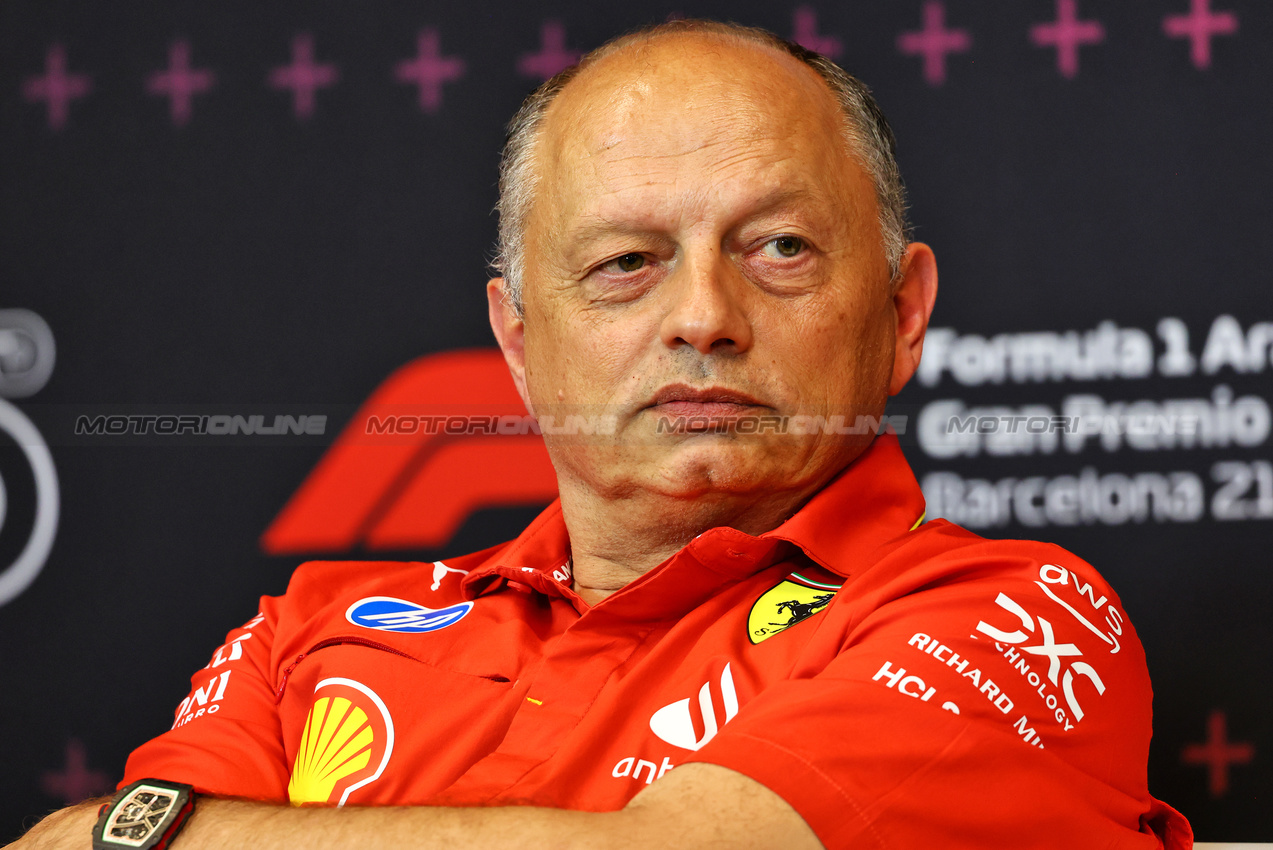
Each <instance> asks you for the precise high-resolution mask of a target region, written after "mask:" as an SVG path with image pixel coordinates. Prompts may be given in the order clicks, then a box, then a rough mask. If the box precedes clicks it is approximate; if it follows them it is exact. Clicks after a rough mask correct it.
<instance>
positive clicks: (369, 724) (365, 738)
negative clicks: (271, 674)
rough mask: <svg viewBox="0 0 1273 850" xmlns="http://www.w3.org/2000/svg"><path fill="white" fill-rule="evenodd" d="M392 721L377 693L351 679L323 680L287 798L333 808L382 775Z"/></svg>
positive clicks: (389, 747) (389, 748) (390, 742)
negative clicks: (333, 804)
mask: <svg viewBox="0 0 1273 850" xmlns="http://www.w3.org/2000/svg"><path fill="white" fill-rule="evenodd" d="M392 754H393V719H392V718H391V717H390V716H389V710H388V709H387V708H385V704H384V701H383V700H381V699H380V697H379V696H377V695H376V692H375V691H373V690H372V689H371V688H369V687H367V686H366V685H364V684H362V683H361V682H355V681H354V680H353V679H339V678H332V679H324V680H323V681H321V682H319V683H318V687H316V688H315V689H314V703H313V705H312V706H310V709H309V715H308V716H307V717H306V718H305V726H304V729H303V730H302V732H301V740H300V744H299V745H298V746H297V748H296V759H295V761H294V762H293V763H292V778H291V780H290V781H289V782H288V783H287V796H288V798H289V799H290V800H291V801H292V805H294V806H302V805H305V804H324V803H335V804H336V805H338V806H343V805H344V804H345V801H346V800H348V799H349V795H350V794H351V793H353V792H354V791H356V790H357V789H359V788H361V787H363V786H364V785H367V784H368V783H370V782H374V781H376V780H377V779H379V778H380V775H381V774H382V773H384V769H385V766H386V765H387V764H388V763H389V757H390V756H391V755H392Z"/></svg>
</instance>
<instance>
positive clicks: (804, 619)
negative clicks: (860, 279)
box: [121, 437, 1191, 848]
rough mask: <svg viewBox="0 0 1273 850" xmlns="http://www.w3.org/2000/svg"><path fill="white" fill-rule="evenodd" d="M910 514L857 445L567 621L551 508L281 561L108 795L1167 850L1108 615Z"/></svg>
mask: <svg viewBox="0 0 1273 850" xmlns="http://www.w3.org/2000/svg"><path fill="white" fill-rule="evenodd" d="M922 512H923V497H922V495H921V493H920V490H919V488H918V486H917V485H916V483H915V479H914V476H913V475H912V474H911V472H910V469H909V467H907V465H906V461H905V460H904V458H903V457H902V454H901V450H900V449H899V447H898V445H897V441H896V439H895V438H893V437H881V438H879V439H877V440H876V442H875V443H874V444H873V446H872V447H871V448H870V449H869V450H868V451H867V452H866V453H865V454H864V455H863V456H862V457H861V458H860V459H859V460H858V461H857V462H856V463H854V464H853V465H852V466H851V467H850V468H849V469H848V470H846V472H845V473H844V474H842V475H841V476H840V477H839V478H837V479H836V480H835V481H833V482H832V483H831V484H830V485H828V486H827V487H826V488H825V489H824V490H823V491H822V492H821V493H819V494H818V495H817V496H815V497H814V498H813V499H812V500H811V501H810V502H809V503H808V504H807V505H806V506H805V507H804V508H803V509H802V510H801V511H800V512H799V513H797V514H796V515H795V516H794V517H792V518H791V519H790V520H788V521H787V522H786V523H784V524H783V525H781V526H779V527H778V528H777V529H774V530H773V531H772V532H769V533H767V534H764V535H761V536H760V537H752V536H750V535H747V534H744V533H742V532H739V531H736V530H733V529H729V528H717V529H712V530H710V531H708V532H706V533H704V534H702V535H700V536H699V537H698V538H696V539H695V540H694V541H692V542H691V543H690V544H689V545H688V546H686V547H685V548H684V549H683V550H682V551H681V552H680V553H678V554H677V555H676V556H675V557H673V558H671V559H670V560H669V561H668V562H666V563H665V564H663V565H661V566H660V567H658V568H657V569H655V570H652V571H651V572H650V573H648V574H647V575H645V576H643V577H642V578H640V579H639V580H637V581H634V582H632V583H631V584H630V585H628V586H627V587H625V588H624V589H623V590H621V591H620V592H618V593H615V594H614V595H612V596H611V597H609V598H607V599H606V600H605V601H603V602H602V603H600V604H598V605H596V606H594V607H592V608H589V607H588V606H587V605H586V604H585V603H583V602H582V600H580V599H579V598H578V597H577V596H575V594H574V593H573V592H572V590H571V589H570V586H571V577H570V575H569V573H568V569H567V567H566V564H567V562H568V554H569V543H568V539H567V536H566V529H565V526H564V524H563V522H562V519H561V513H560V509H559V507H558V506H557V505H553V506H551V507H549V508H548V509H547V510H546V511H545V512H544V513H543V514H542V515H541V516H540V517H539V518H538V519H537V520H536V521H535V522H534V523H532V525H531V526H530V527H529V528H528V529H527V530H526V531H525V532H524V533H523V534H522V535H521V536H520V537H519V538H518V539H517V540H515V541H513V542H512V543H509V544H506V545H504V546H500V547H496V548H494V549H490V550H487V551H485V552H479V553H476V554H474V555H469V556H466V557H463V558H457V559H454V560H448V561H446V562H445V564H441V565H438V564H422V563H396V562H346V563H333V562H326V563H325V562H315V563H310V564H306V565H304V566H303V567H301V568H300V569H298V570H297V572H296V574H295V576H294V577H293V579H292V583H291V586H290V587H289V589H288V592H287V594H286V595H285V596H282V597H277V598H268V597H267V598H265V599H263V600H262V606H261V613H260V615H259V616H258V617H256V618H253V620H252V621H249V623H248V624H246V625H245V626H244V627H243V628H241V629H236V630H234V631H232V632H230V634H229V635H228V636H227V644H226V645H225V646H223V647H221V648H220V649H219V650H218V651H217V653H216V654H215V655H214V657H213V660H212V661H211V662H210V663H209V666H208V667H206V668H204V669H203V670H200V671H199V672H198V673H196V674H195V676H194V677H193V679H192V682H193V685H194V688H195V690H194V691H192V694H191V696H190V697H188V698H187V700H186V701H185V702H184V703H183V704H182V706H181V707H179V709H178V712H177V716H176V722H175V724H174V728H173V729H172V730H171V731H169V732H167V733H165V734H163V735H160V736H159V737H158V738H156V739H154V740H152V741H150V742H149V743H147V744H144V745H143V746H142V747H140V748H139V749H138V750H137V751H135V752H134V753H133V755H132V756H131V758H130V759H129V761H128V766H127V769H126V774H125V777H124V780H123V782H124V783H127V782H131V781H133V780H134V779H136V778H138V777H143V776H159V777H163V778H165V779H169V780H175V781H180V782H188V783H190V784H193V785H194V786H195V788H196V789H197V790H198V791H200V792H202V793H208V794H217V795H224V796H239V797H252V798H259V799H263V800H276V801H284V800H287V799H289V777H291V778H292V787H291V793H290V796H291V798H292V799H293V801H294V802H326V803H340V802H342V801H343V802H349V803H356V804H417V803H429V804H446V805H499V804H511V803H526V804H534V805H542V806H556V807H563V808H573V809H584V810H593V811H603V810H612V809H617V808H620V807H622V806H623V805H624V804H625V803H626V802H627V801H628V800H630V799H631V798H632V797H633V796H634V795H635V794H636V793H637V792H638V791H640V790H641V789H642V788H644V787H645V786H646V785H647V784H649V783H650V782H651V781H654V780H655V779H656V778H657V777H658V776H659V775H661V774H662V773H665V772H666V771H667V770H669V769H671V767H673V766H675V765H678V764H683V763H686V762H690V761H702V762H711V763H716V764H720V765H724V766H726V767H729V768H732V769H734V770H738V771H740V772H742V773H745V774H747V775H749V776H751V777H753V778H755V779H757V780H758V781H760V782H762V783H764V784H765V785H766V786H768V787H769V788H771V789H773V790H774V791H775V792H776V793H778V794H780V795H781V796H782V797H783V798H784V799H786V800H787V801H788V802H789V803H791V805H792V806H794V807H795V808H796V810H797V811H799V812H800V814H801V815H802V816H803V817H804V818H805V819H806V820H807V821H808V823H809V824H810V826H811V827H812V828H813V829H814V831H815V832H816V833H817V834H818V836H819V838H821V840H822V841H823V843H824V844H826V846H828V847H897V848H909V847H920V846H940V847H944V848H965V847H966V848H984V847H1000V846H1003V847H1008V846H1010V847H1014V848H1026V847H1103V848H1104V847H1127V848H1139V847H1143V848H1154V847H1159V846H1167V847H1169V848H1184V847H1189V846H1191V836H1190V831H1189V826H1188V823H1187V822H1186V821H1185V819H1184V818H1183V817H1181V816H1180V815H1179V814H1177V813H1176V812H1175V811H1174V810H1172V809H1171V808H1170V807H1169V806H1166V805H1165V804H1162V803H1160V802H1159V801H1157V800H1155V799H1153V798H1152V797H1151V796H1150V794H1149V792H1148V790H1147V788H1146V778H1145V770H1146V759H1147V752H1148V747H1149V738H1150V720H1151V711H1150V701H1151V691H1150V684H1149V678H1148V674H1147V672H1146V668H1145V660H1144V655H1143V653H1142V650H1141V647H1140V643H1139V641H1138V640H1137V639H1136V636H1135V632H1134V631H1133V629H1132V627H1131V625H1130V623H1128V622H1127V619H1126V616H1125V615H1124V614H1123V611H1122V608H1121V604H1120V602H1119V601H1118V598H1117V596H1116V595H1115V594H1114V592H1113V591H1112V590H1111V589H1110V588H1109V586H1108V585H1107V584H1106V583H1105V582H1104V580H1103V579H1101V578H1100V576H1099V575H1098V574H1097V573H1096V571H1095V570H1094V569H1093V568H1092V567H1090V566H1089V565H1087V564H1086V563H1084V562H1083V561H1081V560H1079V559H1078V558H1076V557H1075V556H1073V555H1071V554H1070V553H1068V552H1066V551H1065V550H1063V549H1060V548H1058V547H1055V546H1051V545H1047V544H1042V543H1034V542H1028V541H988V540H983V539H982V538H980V537H977V536H976V535H974V534H971V533H969V532H967V531H964V530H963V529H960V528H958V527H956V526H953V525H950V524H949V523H947V522H945V521H940V520H939V521H935V522H930V523H927V524H924V525H920V526H918V527H914V526H916V523H917V521H918V519H919V518H920V516H921V514H922ZM442 567H446V568H449V570H451V571H446V570H443V569H442ZM455 570H463V571H465V573H466V574H464V575H461V574H459V573H456V572H454V571H455ZM784 582H786V583H784ZM838 585H843V586H842V587H840V589H839V590H838V591H837V590H836V586H838ZM435 588H436V589H435ZM376 597H391V598H393V599H397V600H406V602H408V603H415V604H416V605H419V606H424V607H425V608H426V609H432V610H434V611H438V610H443V609H447V608H449V607H451V606H456V605H460V606H463V603H472V607H471V608H470V609H469V610H467V611H466V612H465V611H464V608H463V607H460V608H456V609H454V610H452V611H451V613H450V614H445V613H444V614H443V615H431V614H429V613H428V611H425V612H423V613H422V614H420V615H419V616H417V617H416V618H415V619H414V620H410V618H408V620H410V622H414V623H417V624H418V623H420V622H422V620H421V618H424V620H423V621H427V620H428V618H429V617H432V616H441V617H442V620H440V621H438V622H442V623H444V624H443V625H442V627H440V628H437V629H436V630H433V631H429V632H425V633H402V632H396V631H385V630H383V626H384V625H385V624H388V625H389V626H390V627H395V626H393V617H389V618H387V619H385V618H382V619H380V620H372V621H369V620H367V619H366V618H365V617H363V618H361V619H360V618H359V613H358V612H362V613H366V612H367V611H371V610H372V609H370V608H367V607H366V606H367V605H368V604H371V603H366V602H365V600H368V599H374V598H376ZM393 604H397V603H393ZM360 605H361V607H360ZM373 613H374V612H373ZM368 622H372V623H379V624H381V626H382V628H371V627H368V625H366V624H367V623H368ZM245 635H246V636H247V637H245ZM311 709H313V711H311ZM956 712H957V713H956ZM713 730H717V731H715V732H713ZM121 784H123V783H121Z"/></svg>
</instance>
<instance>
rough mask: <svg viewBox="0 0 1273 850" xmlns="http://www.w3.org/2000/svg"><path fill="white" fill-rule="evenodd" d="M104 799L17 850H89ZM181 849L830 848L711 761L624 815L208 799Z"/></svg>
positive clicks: (648, 793) (645, 795)
mask: <svg viewBox="0 0 1273 850" xmlns="http://www.w3.org/2000/svg"><path fill="white" fill-rule="evenodd" d="M99 805H100V801H97V802H89V803H81V804H80V805H78V806H72V807H71V808H68V809H63V810H62V811H59V812H55V813H54V814H52V815H50V816H49V817H47V818H45V819H44V820H43V821H41V822H40V823H39V824H37V825H36V826H35V827H34V828H33V829H32V830H31V831H30V832H28V833H27V834H26V835H25V836H24V837H23V838H21V839H20V840H19V841H18V842H17V843H15V844H12V845H10V848H11V850H84V848H87V847H89V846H90V839H89V835H90V832H91V830H92V827H93V824H94V823H95V822H96V820H97V810H98V807H99ZM174 844H175V847H176V850H199V849H200V848H209V850H212V848H215V850H221V848H225V847H242V846H247V845H251V846H252V847H253V850H276V849H277V850H285V848H294V847H302V846H303V847H304V848H306V850H338V848H358V850H361V848H365V847H368V846H392V847H399V848H402V850H415V848H419V850H432V848H439V850H443V848H445V850H467V848H489V847H500V848H505V847H507V848H526V849H527V850H533V848H563V850H564V848H594V847H595V848H607V850H610V848H613V850H626V848H634V850H635V848H642V850H648V848H650V847H668V846H671V847H706V848H710V847H729V848H743V850H760V848H768V847H781V848H784V850H786V849H787V848H791V850H818V848H821V847H822V845H821V843H820V842H819V841H818V839H817V837H816V836H815V835H814V833H813V830H811V829H810V828H809V826H808V824H806V823H805V822H804V820H803V819H802V818H801V817H800V815H799V814H797V813H796V811H795V809H793V808H791V806H790V805H788V804H787V802H786V801H785V800H783V799H782V798H781V797H779V796H778V795H777V794H775V793H774V792H773V791H770V790H769V789H768V788H766V787H765V786H763V785H761V784H760V783H759V782H756V781H755V780H753V779H750V778H748V777H747V776H744V775H743V774H741V773H738V772H736V771H733V770H730V769H728V768H724V767H720V766H718V765H713V764H687V765H683V766H681V767H679V768H677V769H676V770H673V771H671V772H669V773H668V774H667V775H666V776H664V777H663V778H662V779H660V780H658V781H657V782H655V783H653V784H652V785H650V786H649V787H648V788H646V789H644V790H643V791H642V792H641V793H640V794H638V795H637V796H636V797H634V798H633V799H632V801H631V802H630V803H629V804H628V805H627V806H626V807H625V808H623V809H620V810H619V811H616V812H574V811H566V810H562V809H545V808H532V807H513V806H510V807H502V808H486V809H482V808H431V807H425V806H415V807H400V808H399V807H348V808H341V809H337V808H293V807H290V806H278V805H273V804H269V803H255V802H248V801H240V800H222V799H217V798H212V797H201V798H200V799H199V801H198V803H197V805H196V806H195V811H194V814H192V815H191V816H190V820H189V822H188V823H187V824H186V826H185V828H184V829H183V830H182V832H181V835H180V836H179V837H178V839H177V841H176V842H174Z"/></svg>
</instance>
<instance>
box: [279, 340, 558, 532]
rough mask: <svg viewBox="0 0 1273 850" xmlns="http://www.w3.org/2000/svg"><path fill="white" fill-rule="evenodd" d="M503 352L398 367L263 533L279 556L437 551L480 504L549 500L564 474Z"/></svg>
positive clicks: (443, 356)
mask: <svg viewBox="0 0 1273 850" xmlns="http://www.w3.org/2000/svg"><path fill="white" fill-rule="evenodd" d="M526 417H527V414H526V408H525V406H524V405H523V404H522V401H521V399H520V398H519V397H518V395H517V391H516V389H515V388H514V387H513V380H512V378H511V377H510V376H509V374H508V368H507V367H506V366H505V365H504V358H503V356H502V355H501V354H500V352H499V350H498V349H494V348H491V349H470V350H464V351H447V352H442V353H440V354H431V355H428V356H426V357H421V358H419V359H417V360H413V361H411V362H410V363H408V364H406V365H405V366H403V367H401V368H400V369H398V370H397V371H396V372H394V373H393V374H392V375H390V376H389V377H388V378H387V379H386V380H385V381H384V383H383V384H381V385H380V386H379V387H378V388H377V389H376V391H375V392H374V393H372V395H371V397H370V398H369V399H367V401H366V402H365V403H364V404H363V406H362V407H361V408H360V409H359V411H358V412H357V413H356V414H355V415H354V418H353V420H352V421H351V422H350V423H349V425H348V426H346V428H345V430H344V431H343V432H342V433H341V435H340V437H339V438H338V439H337V440H336V442H335V443H334V444H333V445H332V447H331V448H330V449H329V450H328V451H327V454H325V455H324V456H323V458H322V460H320V461H319V463H318V466H316V467H314V470H313V471H312V472H311V473H310V474H309V477H308V478H306V479H305V482H304V483H303V484H301V486H300V489H299V490H297V491H296V493H295V494H293V496H292V498H291V500H290V501H288V503H287V505H286V506H284V508H283V510H282V511H280V512H279V515H278V516H277V517H275V518H274V522H273V523H271V524H270V527H269V528H268V529H266V531H265V533H264V534H263V535H262V536H261V548H262V549H264V550H265V551H266V552H267V553H269V554H271V555H298V554H310V553H319V552H348V551H350V550H352V549H353V548H354V547H355V546H358V545H360V544H361V545H362V546H363V547H365V548H367V549H370V550H386V549H389V550H392V549H436V548H438V547H440V546H444V545H445V544H446V543H447V541H449V540H450V539H451V537H452V536H453V535H454V534H455V532H456V531H457V530H458V529H459V528H460V526H461V525H462V524H463V523H464V520H465V519H467V518H468V516H469V515H470V514H472V513H473V512H474V511H477V510H479V509H481V508H486V507H494V506H511V505H536V504H547V503H548V502H551V501H552V500H553V499H555V498H556V497H557V476H556V474H555V473H554V472H553V467H552V464H551V463H549V461H548V452H547V450H546V449H545V448H544V442H543V439H542V438H541V437H540V436H539V435H538V434H536V433H534V432H533V431H528V430H527V428H526V427H525V426H526V424H527V423H528V422H529V420H528V419H527V418H526Z"/></svg>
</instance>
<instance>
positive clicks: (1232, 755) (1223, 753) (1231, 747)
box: [1180, 708, 1255, 799]
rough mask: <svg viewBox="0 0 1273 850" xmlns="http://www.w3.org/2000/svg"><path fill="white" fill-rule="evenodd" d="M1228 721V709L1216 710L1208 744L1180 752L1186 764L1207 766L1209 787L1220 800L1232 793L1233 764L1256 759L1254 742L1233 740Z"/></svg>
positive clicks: (1210, 722) (1208, 729) (1208, 735)
mask: <svg viewBox="0 0 1273 850" xmlns="http://www.w3.org/2000/svg"><path fill="white" fill-rule="evenodd" d="M1227 720H1228V718H1227V716H1226V714H1225V712H1223V711H1221V710H1220V709H1218V708H1217V709H1215V710H1213V711H1212V712H1211V715H1210V716H1209V717H1208V718H1207V741H1206V743H1204V744H1186V745H1185V747H1184V749H1182V750H1181V751H1180V760H1181V761H1182V762H1184V763H1185V764H1193V765H1202V766H1205V767H1206V768H1207V787H1208V790H1210V791H1211V796H1212V797H1214V798H1216V799H1219V798H1221V797H1223V796H1224V795H1225V794H1227V793H1229V766H1230V765H1234V764H1250V763H1251V760H1252V759H1254V758H1255V745H1254V744H1252V743H1251V742H1250V741H1237V742H1230V741H1229V733H1228V730H1227V728H1226V727H1227V725H1228V724H1227Z"/></svg>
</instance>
